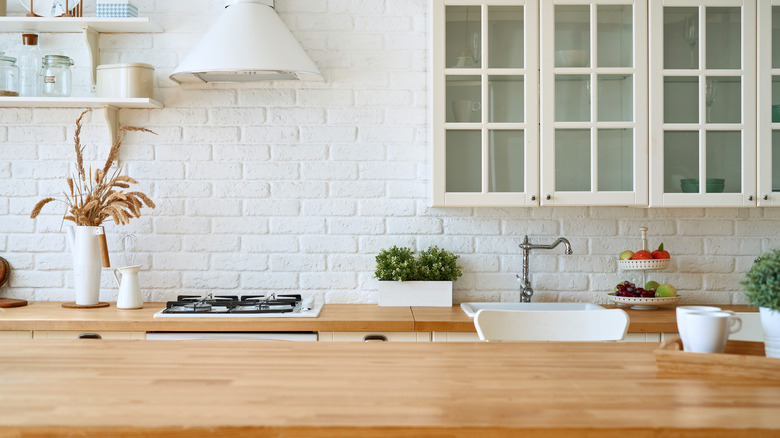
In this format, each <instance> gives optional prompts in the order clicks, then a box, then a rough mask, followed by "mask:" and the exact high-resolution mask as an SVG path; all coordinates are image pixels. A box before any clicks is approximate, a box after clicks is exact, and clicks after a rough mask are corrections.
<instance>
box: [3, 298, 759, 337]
mask: <svg viewBox="0 0 780 438" xmlns="http://www.w3.org/2000/svg"><path fill="white" fill-rule="evenodd" d="M61 305H62V303H61V302H53V301H35V302H30V303H29V306H27V307H25V308H22V309H10V310H8V311H6V312H5V313H3V317H2V318H0V330H94V331H98V330H104V331H140V332H143V331H345V332H350V331H352V332H356V331H385V332H410V331H422V332H431V331H442V332H475V329H474V321H473V320H472V319H471V318H469V317H468V316H466V314H465V313H464V312H463V310H461V308H460V306H453V307H411V308H409V307H379V306H377V305H376V304H326V305H325V306H324V307H323V309H322V313H320V317H319V318H313V319H312V318H256V319H252V318H239V319H235V318H233V319H231V318H216V319H215V318H208V319H203V318H154V314H155V313H157V312H158V311H160V310H161V309H163V308H164V307H165V303H144V307H143V309H131V310H124V309H117V308H116V306H115V305H113V304H112V305H111V306H110V307H108V308H104V309H63V308H62V307H61ZM604 307H607V308H614V307H616V306H604ZM720 307H722V308H724V309H730V310H734V311H736V312H757V311H758V309H757V308H755V307H750V306H737V305H729V306H720ZM624 310H626V312H627V313H628V315H629V318H630V320H631V323H630V325H629V328H628V331H629V333H642V332H646V333H675V332H677V322H676V321H677V320H676V316H675V311H674V307H669V308H666V309H658V310H633V309H628V308H624Z"/></svg>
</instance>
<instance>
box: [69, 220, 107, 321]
mask: <svg viewBox="0 0 780 438" xmlns="http://www.w3.org/2000/svg"><path fill="white" fill-rule="evenodd" d="M65 230H66V232H67V235H68V241H69V242H70V250H71V253H72V254H73V289H74V293H75V295H76V304H77V305H80V306H90V305H95V304H98V303H99V302H100V270H101V263H100V250H99V249H98V233H99V232H102V230H101V227H87V226H77V227H67V228H65Z"/></svg>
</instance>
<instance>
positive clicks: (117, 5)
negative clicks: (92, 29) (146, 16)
mask: <svg viewBox="0 0 780 438" xmlns="http://www.w3.org/2000/svg"><path fill="white" fill-rule="evenodd" d="M97 16H98V17H100V18H127V17H137V16H138V8H136V7H135V5H133V4H132V3H130V2H129V1H127V0H109V1H106V0H97Z"/></svg>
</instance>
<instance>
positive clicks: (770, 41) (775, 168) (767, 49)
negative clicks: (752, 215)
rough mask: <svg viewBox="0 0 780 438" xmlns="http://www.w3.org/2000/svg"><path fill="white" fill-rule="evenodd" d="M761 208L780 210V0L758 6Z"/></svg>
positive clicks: (759, 185)
mask: <svg viewBox="0 0 780 438" xmlns="http://www.w3.org/2000/svg"><path fill="white" fill-rule="evenodd" d="M757 44H758V51H757V53H758V59H757V61H756V62H757V65H758V105H757V110H758V114H757V119H758V141H757V144H758V173H757V182H758V191H757V192H756V193H757V195H758V206H759V207H771V206H780V0H765V1H759V2H758V42H757Z"/></svg>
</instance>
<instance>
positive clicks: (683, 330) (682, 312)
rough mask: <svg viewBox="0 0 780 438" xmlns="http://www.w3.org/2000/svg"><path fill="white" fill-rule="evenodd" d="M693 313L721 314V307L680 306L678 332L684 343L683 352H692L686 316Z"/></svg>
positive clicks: (678, 309) (678, 310)
mask: <svg viewBox="0 0 780 438" xmlns="http://www.w3.org/2000/svg"><path fill="white" fill-rule="evenodd" d="M691 312H720V307H713V306H680V307H678V308H677V332H678V333H679V334H680V339H682V342H683V351H691V349H690V343H689V341H688V336H687V335H688V333H687V330H686V324H685V315H687V314H688V313H691Z"/></svg>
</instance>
